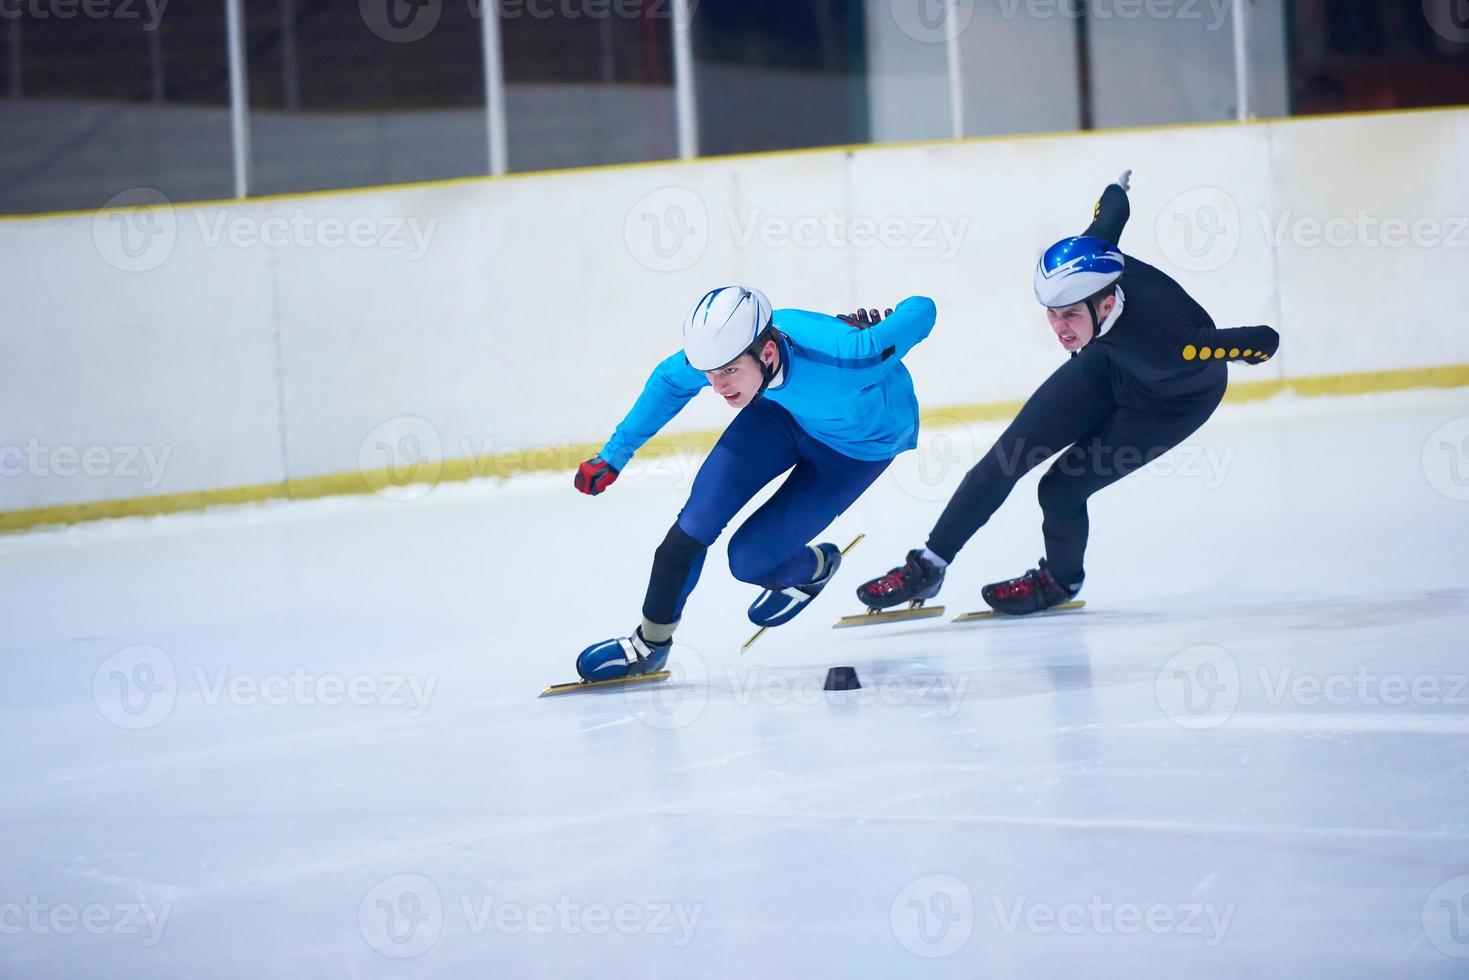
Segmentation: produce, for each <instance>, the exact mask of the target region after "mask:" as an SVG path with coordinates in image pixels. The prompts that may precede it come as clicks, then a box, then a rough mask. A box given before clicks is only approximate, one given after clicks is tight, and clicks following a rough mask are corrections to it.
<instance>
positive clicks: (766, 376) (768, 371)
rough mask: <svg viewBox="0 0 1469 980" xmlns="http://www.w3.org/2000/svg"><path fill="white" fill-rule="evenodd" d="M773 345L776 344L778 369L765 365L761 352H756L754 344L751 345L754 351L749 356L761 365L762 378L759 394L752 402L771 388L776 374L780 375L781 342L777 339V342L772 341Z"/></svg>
mask: <svg viewBox="0 0 1469 980" xmlns="http://www.w3.org/2000/svg"><path fill="white" fill-rule="evenodd" d="M771 343H774V344H775V362H776V367H771V366H770V365H769V364H766V363H765V359H764V358H763V357H761V356H760V353H759V351H756V350H754V349H753V347H754V345H753V344H752V345H751V348H752V349H751V350H750V351H749V354H750V356H751V357H753V358H755V363H756V364H758V365H760V378H761V380H760V390H759V391H757V392H755V394H754V395H753V396H752V397H751V398H750V401H754V400H755V399H756V398H759V397H760V396H761V395H763V394H765V389H766V388H769V387H770V382H772V381H774V380H775V376H776V374H778V373H779V370H780V368H779V365H780V341H779V340H778V339H777V340H774V341H771Z"/></svg>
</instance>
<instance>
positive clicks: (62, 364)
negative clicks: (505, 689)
mask: <svg viewBox="0 0 1469 980" xmlns="http://www.w3.org/2000/svg"><path fill="white" fill-rule="evenodd" d="M1127 168H1132V169H1134V170H1135V176H1134V179H1133V192H1132V202H1133V217H1132V221H1131V223H1130V225H1129V226H1128V229H1127V232H1126V233H1125V235H1124V238H1123V242H1122V245H1123V247H1124V248H1125V249H1126V250H1127V251H1128V252H1129V253H1131V254H1134V255H1136V256H1138V257H1139V258H1141V259H1143V260H1145V261H1148V262H1151V263H1153V264H1156V265H1158V266H1160V267H1161V268H1163V269H1164V270H1166V271H1168V272H1169V273H1171V274H1173V275H1175V276H1176V277H1177V278H1178V279H1179V280H1180V281H1181V282H1182V283H1183V284H1184V285H1185V286H1186V287H1187V288H1188V289H1190V290H1191V291H1192V292H1193V294H1194V295H1195V296H1196V297H1197V298H1198V299H1199V300H1200V301H1201V302H1202V303H1203V304H1204V306H1205V307H1206V308H1207V309H1208V310H1209V311H1210V312H1211V313H1212V314H1213V315H1214V317H1215V319H1216V320H1217V322H1218V323H1219V325H1220V326H1237V325H1245V324H1257V323H1268V324H1272V325H1275V326H1276V327H1277V328H1278V329H1279V330H1280V333H1281V335H1282V337H1283V342H1282V346H1281V351H1280V354H1279V356H1278V357H1277V358H1275V359H1274V360H1272V361H1271V363H1270V364H1268V365H1265V366H1262V367H1240V366H1235V365H1231V371H1232V372H1234V377H1235V379H1236V380H1237V381H1246V382H1268V383H1269V384H1267V385H1264V386H1261V385H1259V384H1251V385H1249V386H1248V390H1253V391H1255V392H1257V393H1259V392H1262V391H1267V390H1276V389H1278V388H1280V387H1281V386H1282V385H1286V386H1297V387H1304V388H1307V389H1310V388H1311V386H1313V385H1314V386H1315V387H1316V388H1317V389H1318V390H1329V389H1330V388H1331V385H1332V379H1334V378H1338V377H1339V376H1342V375H1361V374H1364V373H1369V372H1370V373H1373V377H1374V378H1375V379H1376V380H1373V379H1366V380H1363V379H1358V381H1357V382H1352V381H1351V380H1350V379H1348V380H1346V381H1343V382H1342V383H1343V384H1345V385H1346V386H1347V387H1349V388H1353V386H1354V385H1355V387H1354V388H1353V390H1371V389H1373V388H1374V387H1377V388H1381V387H1404V386H1412V385H1417V384H1429V383H1436V384H1447V383H1457V384H1463V383H1469V368H1466V367H1465V365H1469V329H1466V326H1465V322H1464V317H1463V314H1462V310H1464V309H1465V308H1469V182H1466V181H1465V180H1464V179H1463V175H1464V174H1465V173H1469V110H1435V111H1425V112H1407V113H1392V114H1378V115H1365V116H1346V117H1334V118H1324V119H1317V120H1285V121H1277V122H1269V123H1255V124H1244V125H1238V124H1226V125H1207V126H1194V127H1184V128H1173V129H1168V128H1161V129H1144V130H1129V131H1110V132H1100V133H1090V134H1073V135H1056V136H1040V137H1018V138H1003V139H982V140H968V141H963V142H946V143H930V144H903V145H891V146H872V147H860V148H839V149H830V150H815V151H802V152H794V153H784V154H769V155H756V156H749V157H739V158H714V159H709V160H702V161H697V162H694V163H690V164H679V163H670V164H657V165H635V166H625V167H615V168H607V169H596V170H585V171H570V172H560V173H547V174H537V175H531V176H512V177H508V178H500V179H489V178H484V179H471V180H463V181H450V182H444V183H438V184H430V185H419V186H406V187H393V188H379V189H370V190H363V191H353V192H338V193H326V194H317V195H307V196H292V197H283V198H273V199H261V200H255V201H250V202H247V203H212V204H201V205H188V206H185V205H180V206H160V207H147V208H138V207H133V205H139V204H143V205H147V204H155V203H160V202H161V195H158V194H157V193H156V192H151V191H148V190H147V189H135V190H133V191H129V192H125V193H124V194H121V195H119V197H118V198H117V199H116V200H115V203H116V204H117V205H118V207H117V208H115V209H112V210H107V211H102V212H96V213H92V212H88V213H79V214H71V215H58V216H46V217H36V218H16V219H7V220H3V221H0V258H3V268H4V270H5V282H6V289H5V298H6V308H5V315H4V319H3V325H0V356H3V358H4V361H5V363H7V364H9V365H11V368H12V370H11V374H10V380H9V382H8V383H7V384H6V385H5V386H4V387H3V389H0V474H3V475H0V491H3V499H0V528H7V527H8V528H16V527H27V526H33V525H35V524H38V523H51V522H57V521H70V520H79V519H85V518H88V517H93V516H111V515H116V514H126V513H150V512H159V511H167V510H176V509H182V508H185V507H192V506H199V505H201V504H207V503H211V502H229V501H235V500H249V499H259V498H262V497H267V496H312V495H318V494H321V493H328V492H341V491H348V490H354V489H355V490H362V489H365V488H368V487H373V488H381V486H382V485H383V484H384V483H386V484H398V483H402V482H405V481H407V480H409V479H410V478H414V477H415V474H417V475H420V476H421V475H422V473H423V472H424V471H422V470H421V469H418V468H417V467H425V466H426V467H429V468H430V470H431V472H429V476H430V477H432V478H437V479H444V478H450V477H455V476H465V475H472V474H473V473H476V472H481V473H483V472H508V471H510V470H514V469H522V468H528V467H529V468H545V467H550V466H565V465H572V464H574V462H575V459H576V458H579V457H580V455H581V454H582V453H583V452H585V451H586V449H587V447H588V446H595V445H596V444H599V443H600V442H601V441H602V440H603V439H604V438H605V437H606V436H607V435H608V434H609V433H610V431H611V429H612V428H613V426H614V425H615V424H616V422H617V421H618V419H619V418H620V417H621V415H622V414H623V412H624V411H626V409H627V407H628V406H629V405H630V404H631V402H632V400H633V398H634V397H635V395H636V394H637V392H638V391H639V390H640V389H641V386H642V384H643V381H644V380H645V379H646V377H647V374H648V372H649V371H650V370H651V369H652V367H653V365H654V364H655V363H656V362H657V360H658V359H659V358H662V357H664V356H666V355H667V354H669V353H670V352H672V351H673V350H675V349H677V347H678V344H679V324H680V321H681V318H682V316H683V314H684V311H685V310H686V308H687V307H688V305H689V304H690V303H691V302H692V301H693V300H694V299H696V298H697V297H698V296H699V295H701V294H702V293H703V292H704V291H706V290H707V289H709V288H711V287H713V286H718V285H723V284H727V283H732V282H741V283H750V284H754V285H758V286H759V287H761V288H763V289H764V290H766V292H768V293H769V294H770V296H771V297H772V299H773V301H774V302H775V304H776V306H777V307H781V306H791V307H800V308H806V309H815V310H826V311H831V312H840V311H846V310H850V309H852V308H855V307H856V306H857V305H858V304H864V305H869V306H877V305H883V304H888V305H890V304H893V303H895V302H896V301H897V300H900V299H902V298H903V297H905V296H909V295H912V294H926V295H929V296H932V297H933V298H934V299H935V300H936V301H937V303H938V307H939V323H938V326H937V328H936V329H935V331H934V333H933V335H932V336H931V337H930V339H929V340H928V341H927V342H926V343H924V344H923V345H921V346H920V347H919V348H918V349H916V350H915V351H914V352H913V353H912V354H911V355H910V357H909V358H908V363H909V365H910V367H911V369H912V371H913V374H914V377H915V379H916V382H917V387H918V392H919V397H920V400H921V402H922V404H923V405H924V406H925V408H926V409H928V410H929V411H930V412H933V413H937V414H938V415H939V416H940V417H945V418H947V417H952V418H960V419H962V418H973V417H979V416H980V415H984V414H985V413H986V412H988V413H990V414H995V413H1000V414H1003V413H1004V412H1006V411H1010V410H1013V403H1015V402H1017V401H1018V400H1020V399H1023V398H1024V397H1025V396H1026V395H1027V394H1028V393H1029V392H1030V391H1031V390H1033V389H1034V387H1035V386H1036V385H1037V384H1038V383H1039V382H1040V381H1041V380H1042V379H1043V378H1044V377H1045V375H1046V374H1047V373H1049V372H1050V371H1051V370H1052V369H1053V368H1054V367H1055V366H1056V365H1057V364H1058V363H1059V362H1060V359H1061V357H1062V356H1063V355H1062V352H1061V351H1060V350H1059V348H1058V347H1057V345H1056V343H1055V340H1054V339H1053V338H1052V336H1051V334H1050V331H1049V329H1048V328H1047V326H1046V323H1045V319H1044V316H1043V315H1042V312H1041V310H1040V309H1039V308H1038V307H1037V306H1036V303H1035V300H1034V298H1033V295H1032V293H1031V285H1030V281H1031V268H1032V266H1033V264H1034V262H1035V259H1036V256H1037V255H1038V254H1039V252H1040V251H1041V249H1042V248H1044V247H1045V246H1046V245H1048V244H1049V243H1050V242H1052V241H1053V240H1055V239H1057V238H1059V237H1062V236H1064V235H1067V234H1075V233H1079V232H1080V231H1081V230H1082V229H1083V228H1084V227H1085V226H1086V224H1087V223H1088V221H1089V220H1090V216H1091V209H1092V205H1093V202H1094V201H1095V200H1096V198H1097V195H1098V193H1099V192H1100V191H1101V189H1102V187H1103V186H1104V185H1105V184H1106V183H1107V182H1109V181H1111V180H1112V179H1114V178H1115V177H1116V176H1117V175H1118V174H1119V173H1121V172H1122V171H1123V170H1124V169H1127ZM1383 372H1388V373H1386V374H1384V373H1383ZM1272 385H1273V388H1272ZM727 419H728V411H727V409H725V408H724V407H723V406H722V405H719V404H716V403H715V400H713V399H708V398H700V399H696V400H695V402H694V403H693V404H691V405H690V407H689V409H688V410H687V411H686V412H685V413H684V414H683V415H682V416H680V418H679V419H677V420H676V421H675V423H674V424H673V425H672V426H670V429H669V432H670V433H673V434H675V435H676V434H679V433H684V434H689V433H707V432H708V431H709V430H711V429H715V428H718V427H720V426H721V425H722V424H724V423H725V422H726V421H727ZM701 438H705V437H704V436H692V437H690V440H689V441H690V443H691V444H697V443H698V440H699V439H701ZM675 441H677V440H675ZM486 460H489V461H493V465H492V466H490V467H489V468H488V469H487V468H486V466H485V461H486ZM476 461H478V462H476Z"/></svg>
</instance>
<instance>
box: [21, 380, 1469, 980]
mask: <svg viewBox="0 0 1469 980" xmlns="http://www.w3.org/2000/svg"><path fill="white" fill-rule="evenodd" d="M997 431H998V426H993V425H985V426H973V427H970V428H968V429H951V430H942V431H935V432H934V433H933V434H931V435H930V436H929V437H928V439H927V441H926V442H925V446H924V448H923V449H922V450H921V451H920V452H918V453H914V454H910V455H909V456H908V457H905V459H904V460H903V461H902V462H901V463H900V464H899V465H897V466H895V467H894V469H893V470H892V471H890V473H889V474H888V475H886V476H884V478H883V479H882V480H881V481H880V482H879V484H878V485H877V486H876V487H875V488H874V489H873V490H872V491H871V492H870V493H869V494H868V495H867V496H866V497H865V498H864V499H863V500H861V501H860V502H859V503H858V504H857V505H856V506H855V507H854V508H853V509H852V510H851V511H850V512H849V513H848V514H847V515H845V516H844V517H842V518H841V519H840V520H839V521H838V522H837V524H836V525H835V526H834V528H833V529H832V530H831V532H830V534H829V537H830V538H831V539H832V540H835V541H838V542H840V543H843V544H845V543H846V541H847V540H848V539H850V538H851V537H852V536H853V535H854V534H855V533H857V532H858V531H865V532H866V533H867V535H868V538H867V540H866V542H864V543H863V544H862V545H860V546H859V547H858V549H857V550H856V551H855V552H854V553H853V554H852V555H851V557H850V558H849V559H848V564H847V565H846V566H845V567H844V568H843V570H842V572H841V574H840V577H839V578H838V580H837V582H836V584H835V586H834V587H833V588H832V590H831V591H830V592H829V593H828V594H827V595H825V596H823V597H822V598H821V600H820V601H819V602H818V603H816V604H815V605H814V606H813V607H812V608H811V609H809V610H808V611H807V612H806V613H805V614H804V615H803V616H802V618H801V619H799V620H797V621H796V622H795V623H793V624H791V625H789V626H786V627H783V628H781V629H780V630H777V631H773V632H771V633H770V634H768V635H767V636H766V637H765V638H764V639H762V640H761V641H760V643H759V644H757V645H756V646H755V647H754V648H753V649H752V651H751V652H750V653H749V654H747V655H745V656H744V657H740V656H739V655H738V653H737V651H738V648H739V645H740V643H741V642H742V641H743V640H744V639H745V638H746V637H747V636H748V634H749V633H750V631H751V627H750V626H749V625H748V623H747V622H746V621H745V619H744V609H745V607H746V606H747V605H748V603H749V601H750V599H751V598H752V597H753V596H752V592H753V590H752V589H751V588H749V587H747V586H744V585H741V584H739V583H736V582H734V581H732V580H731V579H730V578H729V575H728V571H727V568H726V565H725V561H724V557H723V547H722V545H720V546H717V548H716V551H715V554H714V555H713V556H711V560H710V561H709V563H708V567H707V570H706V573H705V577H704V581H703V583H702V585H701V586H700V588H699V590H698V592H697V593H696V594H695V596H694V598H693V600H692V601H691V602H690V604H689V608H688V611H687V615H686V618H685V623H684V626H683V628H682V629H681V630H680V632H679V634H678V640H679V646H678V647H677V649H676V653H675V657H674V661H673V662H674V664H675V665H676V667H677V669H678V670H679V675H678V676H677V677H676V678H675V681H674V682H670V683H669V684H667V685H665V686H664V687H663V688H662V689H641V690H634V691H628V692H618V691H614V692H612V693H609V694H595V695H577V696H572V697H568V698H563V699H559V700H550V699H548V700H538V699H537V698H536V695H537V693H538V692H539V691H540V689H541V688H542V687H543V686H545V685H546V684H549V683H552V682H557V681H566V680H571V679H573V678H574V675H573V670H572V666H571V664H572V659H573V657H574V656H575V654H576V652H577V650H578V649H580V648H581V647H582V646H583V645H585V644H587V643H590V642H592V641H594V640H599V639H602V638H605V637H607V636H610V635H613V634H615V633H623V632H626V631H627V630H628V629H630V628H631V626H632V625H633V624H634V623H635V622H636V621H637V612H638V608H639V604H640V600H641V596H642V591H643V587H644V584H645V581H646V574H647V568H648V562H649V559H650V557H651V553H652V550H653V548H654V546H655V545H656V544H657V543H658V541H659V540H661V538H662V536H663V533H664V531H665V530H666V528H667V527H668V525H669V524H670V523H671V521H672V519H673V516H674V514H675V513H676V512H677V509H678V507H679V505H680V503H681V501H682V498H683V495H684V494H685V492H686V489H687V485H688V478H689V476H690V475H691V473H692V467H693V466H695V465H696V464H697V461H694V460H675V461H671V462H666V463H663V464H660V465H657V466H653V467H645V468H642V469H641V470H634V471H633V472H630V473H629V474H628V475H627V476H626V477H625V478H624V479H623V480H622V481H621V482H619V483H618V484H617V486H615V487H614V488H613V489H612V490H611V491H610V492H609V493H607V494H606V495H604V496H602V497H599V498H596V499H590V498H586V497H582V496H580V495H578V494H576V493H575V492H573V490H572V489H571V486H570V482H571V481H570V478H569V476H566V475H557V476H555V477H528V478H522V479H519V480H515V481H511V482H509V483H505V484H490V483H487V484H476V485H468V486H446V487H440V488H438V489H436V490H435V491H434V492H433V493H431V494H429V495H428V496H426V497H422V498H421V499H417V500H413V501H389V500H384V499H378V498H374V497H369V498H357V499H347V500H337V501H318V502H312V503H304V504H288V505H271V506H263V507H253V508H242V509H233V510H221V511H216V512H211V513H207V514H202V515H179V516H176V517H171V518H166V519H158V520H151V521H149V520H133V521H121V522H112V523H107V524H101V525H92V526H85V527H80V528H74V529H70V530H66V531H61V532H54V533H49V532H48V533H36V534H30V535H25V536H20V537H11V538H6V539H3V540H0V656H3V660H0V663H3V665H4V668H5V675H4V676H5V683H4V684H3V686H0V705H3V711H0V759H3V784H0V785H3V794H0V821H3V830H0V833H3V838H0V839H3V845H0V975H3V976H7V977H23V978H33V977H180V978H197V977H201V976H204V977H210V978H214V980H222V978H231V977H307V976H346V977H376V976H383V977H419V976H443V977H459V976H463V977H557V978H560V977H574V976H599V977H624V976H626V977H639V978H646V977H665V976H666V977H680V978H685V977H687V978H693V977H716V976H719V977H768V978H775V977H812V978H815V977H846V976H852V977H929V976H935V977H938V976H943V977H963V978H979V977H1004V976H1017V977H1019V976H1025V977H1044V976H1058V977H1079V976H1086V977H1119V978H1134V977H1141V976H1177V977H1239V976H1259V977H1267V976H1269V977H1287V976H1289V977H1316V976H1319V977H1358V976H1360V977H1453V976H1458V977H1462V976H1469V877H1460V876H1463V875H1469V685H1466V683H1465V678H1466V675H1469V656H1466V652H1469V651H1466V646H1469V642H1466V637H1469V563H1466V561H1465V556H1466V553H1469V548H1466V545H1469V499H1465V498H1469V392H1465V391H1448V392H1420V393H1404V394H1400V395H1392V396H1373V397H1358V398H1342V399H1315V400H1297V399H1292V398H1280V399H1276V400H1273V401H1271V402H1267V403H1263V404H1256V405H1249V406H1226V408H1225V409H1224V410H1222V411H1221V413H1220V414H1219V416H1218V417H1217V418H1216V419H1215V420H1214V421H1212V422H1211V423H1210V424H1209V425H1208V426H1207V427H1206V428H1205V429H1204V430H1203V431H1202V432H1200V433H1199V434H1198V435H1196V436H1195V437H1194V439H1193V440H1191V441H1190V443H1189V446H1188V447H1186V448H1185V449H1184V450H1181V451H1180V452H1178V453H1175V454H1174V455H1173V456H1171V457H1169V458H1168V460H1167V461H1166V462H1167V465H1166V467H1165V466H1160V467H1158V468H1157V469H1155V470H1153V471H1150V472H1149V473H1147V474H1146V475H1142V476H1137V477H1134V478H1131V479H1129V480H1127V481H1125V482H1123V483H1121V484H1119V485H1118V486H1117V487H1114V488H1112V489H1110V490H1108V491H1105V492H1103V493H1102V494H1101V495H1099V496H1098V497H1096V498H1094V500H1093V504H1092V510H1091V513H1092V526H1093V538H1092V547H1091V552H1090V555H1089V561H1088V573H1089V578H1088V584H1087V589H1086V592H1085V595H1084V598H1086V599H1087V600H1088V602H1089V606H1088V607H1087V609H1086V610H1085V611H1084V612H1081V613H1076V614H1069V615H1065V616H1056V617H1052V618H1050V619H1042V620H1021V621H1003V622H989V623H979V624H974V625H968V626H952V625H947V623H946V621H931V622H927V623H919V624H910V625H897V626H889V627H881V628H874V629H871V630H865V631H864V630H851V631H841V632H833V631H831V630H830V629H829V627H830V624H831V622H832V620H833V619H834V618H835V617H837V616H838V615H842V614H847V613H852V612H857V611H859V610H858V609H857V607H856V604H855V601H854V600H853V599H852V597H851V589H852V588H854V587H855V586H856V585H857V584H858V583H859V582H860V581H861V580H862V579H864V578H867V577H869V576H870V575H873V574H876V573H878V572H881V571H884V570H886V569H887V568H888V567H890V566H891V565H893V564H895V563H897V562H898V561H899V560H900V559H901V556H902V554H903V553H904V551H906V549H908V548H909V547H912V546H914V545H915V544H917V543H919V542H921V541H922V538H923V534H924V532H925V531H926V530H927V529H928V527H929V526H930V525H931V524H932V522H933V520H934V518H935V517H936V516H937V514H938V511H939V509H940V507H941V505H942V502H943V501H944V500H945V499H946V498H947V496H948V494H949V493H950V492H951V491H952V489H953V488H954V486H955V485H956V484H957V482H958V480H959V478H960V476H961V475H962V472H963V470H964V468H965V467H966V466H967V465H968V463H970V462H972V460H973V459H974V458H975V455H976V453H977V451H979V450H981V449H983V448H984V447H986V446H987V445H988V443H989V441H990V440H991V439H992V438H993V437H994V435H995V434H996V433H997ZM1211 453H1212V455H1210V454H1211ZM1034 484H1035V475H1032V476H1031V477H1030V478H1028V479H1027V480H1026V481H1025V482H1024V483H1022V484H1021V486H1020V487H1019V488H1018V489H1017V491H1016V493H1015V494H1014V495H1013V496H1012V497H1011V499H1010V501H1009V502H1008V503H1007V505H1006V507H1005V508H1004V509H1003V510H1002V511H1001V512H1000V514H999V515H998V517H997V519H996V520H995V521H994V522H993V523H992V524H991V525H990V526H989V527H988V528H986V529H985V530H983V531H982V532H981V533H980V535H979V536H978V537H977V538H976V539H975V540H974V541H973V542H972V543H971V545H970V547H969V548H968V549H967V550H966V551H965V552H964V554H962V555H961V556H960V559H959V561H958V562H957V563H956V564H955V566H954V568H953V570H952V572H951V574H950V577H949V581H948V584H947V586H946V588H945V590H944V594H943V596H942V599H943V600H944V601H945V602H946V603H947V605H948V607H949V609H950V610H951V611H953V612H959V611H965V610H968V609H973V608H978V607H980V606H981V603H980V600H979V595H978V593H979V586H980V585H981V584H983V583H984V582H987V581H990V580H993V579H996V578H999V577H1002V576H1009V575H1012V574H1016V573H1018V572H1020V571H1022V570H1023V569H1025V568H1026V567H1028V566H1030V565H1031V564H1033V563H1034V561H1035V558H1036V556H1037V555H1038V554H1039V553H1040V550H1041V543H1040V535H1039V509H1038V507H1037V505H1036V503H1035V493H1034ZM410 495H411V494H410ZM833 665H852V666H855V667H856V669H857V671H858V673H859V675H860V676H861V678H862V681H863V683H864V684H865V687H864V689H863V690H862V691H860V692H849V693H844V694H836V695H827V694H823V693H822V692H821V690H820V682H821V678H822V676H823V675H824V673H825V671H826V668H827V667H829V666H833ZM415 685H416V686H415ZM337 701H343V702H345V703H325V702H337ZM150 916H151V918H150Z"/></svg>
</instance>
